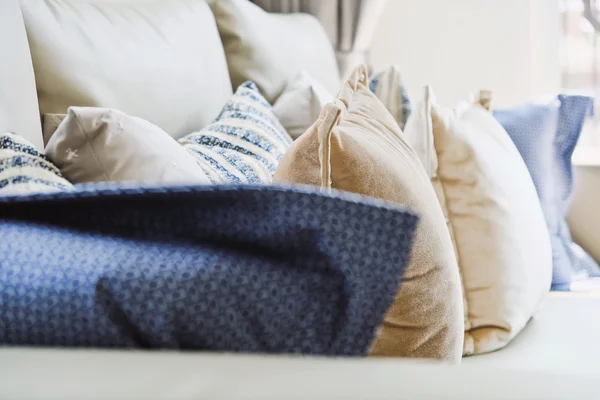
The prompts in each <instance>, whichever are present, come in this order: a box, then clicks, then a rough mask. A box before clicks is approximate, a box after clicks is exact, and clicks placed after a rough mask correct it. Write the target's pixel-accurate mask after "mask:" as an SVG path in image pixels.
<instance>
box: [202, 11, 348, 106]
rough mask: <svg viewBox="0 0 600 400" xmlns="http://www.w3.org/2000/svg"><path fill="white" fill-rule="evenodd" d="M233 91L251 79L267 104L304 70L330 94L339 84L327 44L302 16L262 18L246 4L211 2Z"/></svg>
mask: <svg viewBox="0 0 600 400" xmlns="http://www.w3.org/2000/svg"><path fill="white" fill-rule="evenodd" d="M211 7H212V8H213V11H214V13H215V17H216V19H217V25H218V26H219V33H220V34H221V39H222V40H223V46H224V47H225V53H226V55H227V64H228V66H229V73H230V76H231V82H232V83H233V86H234V87H237V86H239V85H241V84H242V83H243V82H245V81H247V80H251V81H253V82H254V83H256V85H257V86H258V88H259V89H260V90H261V92H262V93H263V95H264V96H265V98H266V99H267V100H268V101H269V102H270V103H271V104H273V103H274V101H275V100H276V99H277V97H278V96H279V95H280V94H281V93H282V92H283V90H284V88H285V86H286V84H287V83H288V82H289V81H290V80H292V79H293V78H294V77H295V76H296V75H297V74H298V73H299V72H300V71H301V70H306V71H308V72H309V73H310V74H311V75H312V76H314V77H315V79H316V80H317V81H319V82H320V83H321V84H322V85H323V86H324V87H326V88H327V90H329V92H330V93H331V94H332V95H333V94H335V93H337V91H338V90H339V88H340V84H341V80H340V75H339V70H338V67H337V61H336V58H335V53H334V51H333V47H332V45H331V41H330V40H329V37H328V36H327V33H326V32H325V29H323V26H321V24H320V22H319V21H318V20H317V19H316V18H315V17H313V16H311V15H308V14H274V13H267V12H266V11H264V10H262V9H261V8H260V7H258V6H257V5H255V4H252V2H250V1H248V0H219V1H214V2H211Z"/></svg>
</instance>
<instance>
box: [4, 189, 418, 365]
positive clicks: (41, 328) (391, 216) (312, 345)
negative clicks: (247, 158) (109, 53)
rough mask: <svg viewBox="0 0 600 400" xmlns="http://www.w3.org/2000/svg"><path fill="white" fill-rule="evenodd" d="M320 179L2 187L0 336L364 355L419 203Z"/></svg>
mask: <svg viewBox="0 0 600 400" xmlns="http://www.w3.org/2000/svg"><path fill="white" fill-rule="evenodd" d="M316 190H317V189H308V188H307V189H300V188H299V189H291V188H275V187H269V186H240V187H236V186H206V187H178V188H177V187H176V188H131V189H118V188H117V189H111V188H107V189H98V188H97V187H96V188H94V186H89V185H88V186H86V187H85V188H81V189H80V190H78V191H74V192H68V193H57V194H52V195H48V194H47V195H37V196H22V197H5V198H0V237H2V238H3V239H2V240H0V254H1V255H2V257H1V258H0V303H1V305H2V307H0V321H2V323H1V326H0V344H3V345H39V346H42V345H43V346H77V347H80V346H84V347H120V348H135V347H137V348H160V349H194V350H214V351H236V352H269V353H306V354H321V355H347V356H357V355H364V354H366V353H367V351H368V349H369V346H370V344H371V341H372V340H373V338H374V335H375V332H376V331H377V329H378V327H379V325H380V324H381V322H382V320H383V315H384V313H385V312H386V311H387V309H388V307H389V306H390V305H391V303H392V301H393V299H394V297H395V295H396V294H397V291H398V287H399V284H400V282H401V278H402V275H403V272H404V269H405V266H406V264H407V262H408V259H409V257H410V249H411V243H412V237H413V234H414V231H415V227H416V223H417V217H416V216H414V215H413V214H411V213H410V212H408V211H404V210H403V209H399V208H393V207H391V206H388V205H386V204H384V203H382V202H379V201H377V200H369V199H363V198H360V197H358V196H354V195H349V194H331V195H325V194H320V193H319V192H317V191H316Z"/></svg>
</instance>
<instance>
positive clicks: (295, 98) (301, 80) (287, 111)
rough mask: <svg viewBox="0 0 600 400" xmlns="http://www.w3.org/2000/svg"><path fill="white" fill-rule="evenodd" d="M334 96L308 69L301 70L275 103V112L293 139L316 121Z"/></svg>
mask: <svg viewBox="0 0 600 400" xmlns="http://www.w3.org/2000/svg"><path fill="white" fill-rule="evenodd" d="M333 100H334V99H333V96H332V95H331V93H329V92H328V91H327V89H325V88H324V87H323V85H321V84H320V83H319V82H318V81H317V80H316V79H314V78H313V77H312V76H310V74H309V73H308V72H306V71H302V72H300V74H298V75H297V76H296V78H295V79H293V80H292V81H291V82H290V83H289V84H288V85H287V87H286V88H285V90H284V92H283V93H282V94H281V96H279V98H278V99H277V101H276V102H275V104H274V105H273V112H274V113H275V115H276V116H277V118H278V119H279V122H281V124H282V125H283V127H284V128H285V130H286V131H287V133H289V134H290V136H291V137H292V139H294V140H295V139H297V138H298V137H299V136H300V135H302V134H303V133H304V132H306V130H307V129H308V128H310V126H311V125H312V124H314V123H315V121H316V120H317V118H319V114H320V113H321V109H322V108H323V107H324V106H325V104H327V103H331V102H332V101H333Z"/></svg>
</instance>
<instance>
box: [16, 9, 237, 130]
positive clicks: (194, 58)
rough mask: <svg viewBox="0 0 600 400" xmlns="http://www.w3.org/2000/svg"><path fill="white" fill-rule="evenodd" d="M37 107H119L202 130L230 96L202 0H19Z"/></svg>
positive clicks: (164, 123)
mask: <svg viewBox="0 0 600 400" xmlns="http://www.w3.org/2000/svg"><path fill="white" fill-rule="evenodd" d="M21 6H22V9H23V16H24V18H25V25H26V29H27V36H28V39H29V45H30V47H31V54H32V59H33V66H34V71H35V79H36V82H37V90H38V96H39V102H40V112H41V114H47V113H57V114H65V113H66V112H67V109H68V108H69V107H70V106H95V107H107V108H114V109H119V110H121V111H123V112H125V113H127V114H129V115H132V116H135V117H139V118H143V119H145V120H148V121H150V122H152V123H153V124H155V125H157V126H159V127H160V128H162V129H163V130H165V131H166V132H167V133H169V134H170V135H171V136H173V137H176V138H177V137H181V136H184V135H185V134H187V133H190V132H193V131H195V130H198V129H201V128H202V127H204V126H205V125H207V124H208V123H210V121H211V120H212V119H213V118H214V117H215V116H216V115H217V113H218V112H219V108H220V107H221V105H222V104H223V103H225V102H226V101H227V99H228V98H229V97H230V96H231V94H232V90H231V83H230V81H229V76H228V72H227V64H226V60H225V54H224V51H223V46H222V44H221V40H220V38H219V34H218V30H217V27H216V24H215V21H214V17H213V15H212V13H211V11H210V8H209V7H208V4H207V3H206V2H205V1H204V0H172V1H139V0H124V1H120V2H108V1H99V0H91V1H74V0H25V1H22V2H21Z"/></svg>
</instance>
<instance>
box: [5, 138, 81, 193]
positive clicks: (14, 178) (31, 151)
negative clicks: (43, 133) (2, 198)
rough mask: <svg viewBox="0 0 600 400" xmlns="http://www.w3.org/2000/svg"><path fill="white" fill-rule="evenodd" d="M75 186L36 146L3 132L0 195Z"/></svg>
mask: <svg viewBox="0 0 600 400" xmlns="http://www.w3.org/2000/svg"><path fill="white" fill-rule="evenodd" d="M72 189H73V185H71V183H69V181H67V180H66V179H65V178H63V176H62V175H61V173H60V171H59V169H58V168H57V167H56V166H55V165H54V164H52V162H51V161H50V160H49V159H48V158H46V156H44V155H43V154H42V153H40V152H39V151H38V150H37V149H36V148H35V146H33V145H32V144H31V143H29V142H28V141H27V140H25V139H24V138H23V137H21V136H18V135H16V134H14V133H10V132H6V133H3V134H0V195H16V194H30V193H37V192H55V191H63V190H72Z"/></svg>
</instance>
